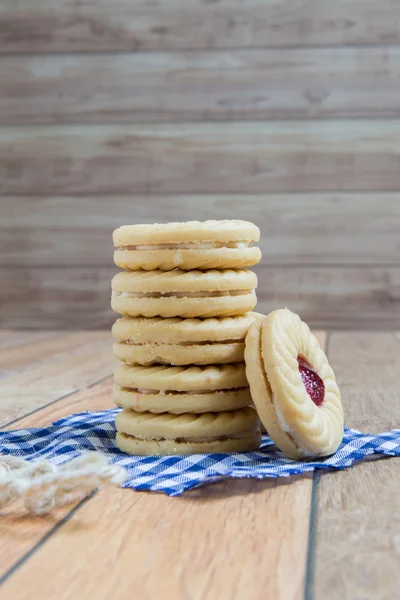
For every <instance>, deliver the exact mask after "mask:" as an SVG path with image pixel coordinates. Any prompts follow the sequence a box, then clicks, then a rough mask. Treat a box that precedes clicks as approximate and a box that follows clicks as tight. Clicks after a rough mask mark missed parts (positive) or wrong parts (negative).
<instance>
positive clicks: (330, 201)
mask: <svg viewBox="0 0 400 600" xmlns="http://www.w3.org/2000/svg"><path fill="white" fill-rule="evenodd" d="M0 205H1V214H2V219H1V226H0V249H3V252H1V251H0V264H1V265H2V266H4V267H12V266H18V267H19V266H21V265H24V266H28V265H29V266H65V265H67V266H76V267H78V266H79V267H80V266H87V267H88V266H105V265H110V266H111V264H112V242H111V234H112V231H113V229H114V228H116V227H119V226H120V225H121V224H124V223H133V222H135V223H151V222H163V221H186V220H191V219H192V220H193V219H198V220H205V219H207V218H210V217H212V218H215V219H225V218H226V217H227V215H229V216H232V217H234V218H236V219H246V220H250V221H254V222H255V223H257V224H258V225H259V227H260V229H261V241H260V246H261V249H262V252H263V264H264V265H267V264H268V265H271V264H273V265H279V264H291V265H293V264H298V265H302V264H303V265H306V264H321V265H322V264H324V265H341V264H348V265H354V264H375V265H376V264H385V265H388V264H393V265H397V264H399V252H398V245H399V235H398V232H399V230H400V194H398V193H379V194H377V193H369V194H341V193H331V194H276V195H248V194H244V195H242V194H232V195H201V196H199V195H189V196H164V195H163V196H151V197H148V196H143V195H142V196H140V195H139V196H137V195H136V196H114V195H111V196H80V197H74V196H60V197H57V196H50V197H30V196H22V197H7V196H3V197H2V198H0ZM78 215H79V217H78Z"/></svg>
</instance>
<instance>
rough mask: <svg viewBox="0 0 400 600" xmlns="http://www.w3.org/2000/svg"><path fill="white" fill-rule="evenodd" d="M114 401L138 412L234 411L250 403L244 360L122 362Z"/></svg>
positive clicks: (117, 370) (118, 369)
mask: <svg viewBox="0 0 400 600" xmlns="http://www.w3.org/2000/svg"><path fill="white" fill-rule="evenodd" d="M114 380H115V388H114V391H113V400H114V402H115V404H117V406H122V407H123V408H132V409H134V410H135V411H137V412H145V411H148V412H153V413H162V412H169V413H173V414H182V413H187V412H196V413H203V412H208V411H213V412H219V411H225V410H235V409H238V408H242V407H244V406H248V405H249V404H250V403H251V396H250V389H249V387H248V383H247V379H246V369H245V365H244V363H238V364H232V365H220V366H217V365H212V366H211V365H209V366H205V367H195V366H190V367H167V366H163V365H157V366H139V365H127V364H125V365H122V366H121V367H118V368H117V369H116V370H115V374H114Z"/></svg>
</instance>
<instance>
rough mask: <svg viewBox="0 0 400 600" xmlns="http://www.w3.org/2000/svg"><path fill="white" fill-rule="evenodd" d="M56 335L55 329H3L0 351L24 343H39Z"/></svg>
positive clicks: (0, 334)
mask: <svg viewBox="0 0 400 600" xmlns="http://www.w3.org/2000/svg"><path fill="white" fill-rule="evenodd" d="M56 335H57V332H56V331H33V330H31V331H16V330H15V329H13V330H11V329H10V330H8V331H7V330H3V331H2V332H1V333H0V353H2V352H4V350H5V349H6V348H10V349H14V348H16V347H20V346H25V345H26V344H33V343H35V342H39V343H40V342H42V341H44V340H49V339H50V338H52V337H54V336H56ZM11 351H12V350H11Z"/></svg>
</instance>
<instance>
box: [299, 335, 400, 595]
mask: <svg viewBox="0 0 400 600" xmlns="http://www.w3.org/2000/svg"><path fill="white" fill-rule="evenodd" d="M329 356H330V360H331V363H332V365H333V367H334V368H335V370H336V372H337V375H338V380H339V384H340V386H341V390H342V396H343V403H344V408H345V413H346V423H347V425H348V426H351V427H355V428H357V429H360V430H361V431H371V432H380V431H385V430H388V429H392V428H394V427H397V426H398V424H399V423H398V407H399V386H400V374H399V370H398V364H399V360H400V346H399V343H398V341H396V339H395V337H394V336H393V335H392V334H389V333H388V334H374V335H370V334H369V333H366V332H363V333H352V334H345V333H333V334H332V336H331V340H330V346H329ZM399 479H400V461H399V459H390V460H386V461H382V460H380V461H369V462H365V463H362V464H360V465H357V466H356V467H354V468H352V469H349V470H348V471H343V472H339V473H327V474H324V475H322V476H321V479H320V484H319V506H318V515H317V523H318V528H317V546H316V564H315V571H314V578H315V585H314V596H313V597H315V598H326V599H327V600H334V599H336V598H338V597H340V598H343V599H344V600H347V599H348V600H350V599H353V598H374V599H377V600H381V599H382V600H383V599H389V598H396V596H397V595H398V590H399V586H400V575H399V569H398V552H397V551H396V548H398V536H399V532H400V503H399V485H398V482H399ZM310 597H311V596H310Z"/></svg>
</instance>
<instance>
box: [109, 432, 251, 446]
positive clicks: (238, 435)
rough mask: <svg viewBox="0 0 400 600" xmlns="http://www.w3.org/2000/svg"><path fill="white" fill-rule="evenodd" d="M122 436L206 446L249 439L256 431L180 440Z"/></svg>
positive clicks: (127, 434) (123, 434)
mask: <svg viewBox="0 0 400 600" xmlns="http://www.w3.org/2000/svg"><path fill="white" fill-rule="evenodd" d="M119 434H120V435H122V436H124V437H127V438H133V439H137V440H141V441H143V442H144V441H146V442H164V441H167V440H168V441H174V442H175V443H176V444H186V443H188V442H192V443H197V444H206V443H207V442H219V441H221V440H241V439H245V438H248V437H249V436H251V435H253V434H254V431H253V430H251V431H245V432H243V433H232V434H227V435H212V436H210V437H206V436H202V437H200V436H199V437H187V438H186V437H178V438H174V437H170V438H167V437H162V436H159V435H156V436H152V437H142V436H140V435H130V434H129V433H124V432H122V431H120V432H119Z"/></svg>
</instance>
